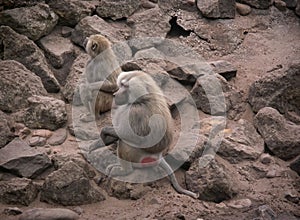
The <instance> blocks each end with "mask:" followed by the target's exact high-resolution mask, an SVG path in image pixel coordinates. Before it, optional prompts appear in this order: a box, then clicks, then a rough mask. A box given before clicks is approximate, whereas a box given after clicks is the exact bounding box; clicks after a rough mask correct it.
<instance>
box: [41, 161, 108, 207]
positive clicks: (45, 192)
mask: <svg viewBox="0 0 300 220" xmlns="http://www.w3.org/2000/svg"><path fill="white" fill-rule="evenodd" d="M102 200H104V196H103V195H102V194H101V193H100V191H99V190H98V189H97V188H96V187H95V186H94V185H93V184H92V183H91V182H90V180H89V178H88V175H87V173H86V172H85V170H83V169H82V168H81V167H79V166H78V165H77V164H76V163H74V162H72V161H70V162H67V163H65V164H64V165H63V166H62V168H60V169H58V170H57V171H54V172H53V173H51V174H50V175H49V176H48V177H47V178H46V180H45V182H44V184H43V186H42V190H41V201H43V202H48V203H58V204H61V205H81V204H89V203H93V202H98V201H102Z"/></svg>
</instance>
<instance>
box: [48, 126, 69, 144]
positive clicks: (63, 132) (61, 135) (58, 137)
mask: <svg viewBox="0 0 300 220" xmlns="http://www.w3.org/2000/svg"><path fill="white" fill-rule="evenodd" d="M67 136H68V132H67V129H65V128H60V129H58V130H57V131H55V132H54V133H53V135H52V136H51V137H50V138H49V139H48V141H47V142H48V144H50V145H52V146H55V145H60V144H63V143H64V142H65V140H66V139H67Z"/></svg>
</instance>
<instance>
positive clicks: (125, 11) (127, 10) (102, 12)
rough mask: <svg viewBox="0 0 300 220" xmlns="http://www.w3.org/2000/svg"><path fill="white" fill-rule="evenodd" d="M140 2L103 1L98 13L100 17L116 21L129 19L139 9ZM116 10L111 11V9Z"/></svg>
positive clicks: (134, 0) (97, 10) (135, 0)
mask: <svg viewBox="0 0 300 220" xmlns="http://www.w3.org/2000/svg"><path fill="white" fill-rule="evenodd" d="M139 3H140V1H139V0H102V1H100V3H99V5H98V6H97V9H96V12H97V14H98V15H99V16H100V17H104V18H107V17H109V18H112V19H114V20H116V19H121V18H128V17H129V16H130V15H132V14H133V13H134V12H135V11H136V10H137V9H138V8H139ZM112 8H113V9H114V10H111V9H112Z"/></svg>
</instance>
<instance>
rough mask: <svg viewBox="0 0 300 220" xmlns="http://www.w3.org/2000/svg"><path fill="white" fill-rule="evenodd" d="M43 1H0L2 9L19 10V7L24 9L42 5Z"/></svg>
mask: <svg viewBox="0 0 300 220" xmlns="http://www.w3.org/2000/svg"><path fill="white" fill-rule="evenodd" d="M44 2H45V0H31V1H28V0H14V1H12V0H4V1H1V5H3V6H4V8H19V7H25V6H33V5H36V4H38V3H44Z"/></svg>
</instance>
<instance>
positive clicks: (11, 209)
mask: <svg viewBox="0 0 300 220" xmlns="http://www.w3.org/2000/svg"><path fill="white" fill-rule="evenodd" d="M22 212H23V211H22V210H21V209H19V208H18V207H8V208H5V209H4V211H3V213H4V214H5V215H20V214H22Z"/></svg>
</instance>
